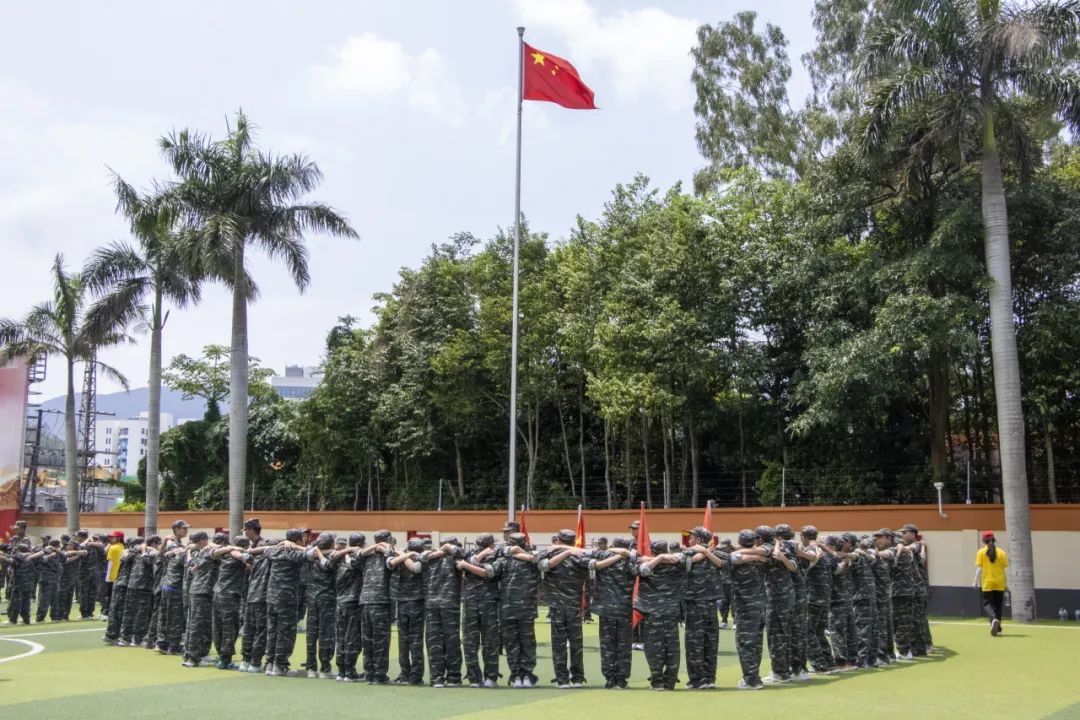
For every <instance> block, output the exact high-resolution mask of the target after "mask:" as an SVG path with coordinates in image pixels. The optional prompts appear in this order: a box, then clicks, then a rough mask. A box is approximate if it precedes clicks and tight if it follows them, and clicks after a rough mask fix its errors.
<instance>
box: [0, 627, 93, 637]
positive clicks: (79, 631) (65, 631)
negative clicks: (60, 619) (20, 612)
mask: <svg viewBox="0 0 1080 720" xmlns="http://www.w3.org/2000/svg"><path fill="white" fill-rule="evenodd" d="M84 632H101V628H87V629H83V630H52V631H51V632H39V633H20V634H18V635H0V640H3V639H4V638H27V637H41V636H42V635H68V634H70V633H84Z"/></svg>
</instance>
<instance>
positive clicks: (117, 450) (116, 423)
mask: <svg viewBox="0 0 1080 720" xmlns="http://www.w3.org/2000/svg"><path fill="white" fill-rule="evenodd" d="M149 417H150V416H149V413H146V412H141V413H139V417H137V418H128V419H127V420H113V419H105V418H101V419H99V420H98V421H97V433H96V435H95V436H94V446H95V447H94V449H95V450H96V451H97V455H96V456H95V457H94V464H95V465H97V466H98V467H102V468H105V469H106V470H109V471H116V470H119V473H120V477H134V476H135V475H136V474H137V473H138V471H139V460H140V459H141V458H143V457H145V456H146V433H147V428H148V427H149V426H150V419H149ZM175 425H176V419H175V418H174V417H173V415H172V413H161V432H165V431H166V430H169V429H171V428H173V427H174V426H175Z"/></svg>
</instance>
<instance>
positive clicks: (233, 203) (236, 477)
mask: <svg viewBox="0 0 1080 720" xmlns="http://www.w3.org/2000/svg"><path fill="white" fill-rule="evenodd" d="M161 149H162V153H163V154H164V156H165V158H166V159H167V160H168V161H169V163H170V164H171V165H172V167H173V169H174V170H175V172H176V175H177V177H178V181H177V182H173V183H171V184H169V185H168V186H166V188H164V190H165V192H164V195H165V199H166V201H167V203H168V204H169V205H170V206H171V207H173V208H175V209H176V210H177V211H178V212H180V213H181V214H182V215H183V217H184V218H185V219H186V221H187V225H188V227H189V228H190V229H191V231H192V237H193V243H192V252H193V254H194V258H195V260H196V261H197V262H198V263H200V266H201V268H202V270H203V272H205V273H206V277H208V278H214V279H216V280H220V281H222V282H224V283H226V284H227V285H228V286H229V287H230V288H231V289H232V350H231V353H230V374H229V530H230V532H231V533H232V534H238V533H239V532H240V530H241V526H242V525H243V520H244V486H245V477H246V473H247V420H248V417H247V406H248V328H247V307H248V303H249V302H251V301H252V300H253V299H254V298H255V297H256V296H257V293H258V290H257V288H256V286H255V282H254V280H253V279H252V278H251V276H250V275H249V273H248V268H247V264H246V258H247V255H248V251H249V249H260V250H262V251H263V252H264V253H266V254H267V255H268V256H269V257H270V258H272V259H275V260H280V261H282V262H283V263H284V264H285V266H286V268H287V269H288V271H289V273H290V274H291V275H292V278H293V282H295V283H296V286H297V288H299V289H300V291H301V292H302V291H303V290H304V288H306V287H307V284H308V282H309V281H310V276H309V274H308V262H307V248H306V247H305V246H304V233H305V232H325V233H329V234H332V235H338V236H344V237H350V238H355V237H356V236H357V235H356V232H355V231H354V230H353V229H352V227H351V226H350V225H349V223H348V221H347V220H346V219H345V218H344V217H343V216H342V215H341V214H339V213H338V212H337V211H335V210H334V209H333V208H331V207H329V206H328V205H324V204H322V203H313V202H301V200H302V198H303V197H304V196H305V195H306V194H307V193H309V192H311V191H312V190H314V189H315V188H316V187H317V186H318V185H319V183H320V181H321V180H322V173H321V172H320V171H319V168H318V166H317V165H316V164H315V163H314V162H312V161H311V160H309V159H308V158H307V157H306V156H303V155H273V154H271V153H268V152H262V151H260V150H258V149H257V148H256V147H255V146H254V127H253V126H252V125H251V123H249V122H248V119H247V117H246V116H245V115H244V113H243V111H240V112H238V113H237V116H236V124H235V126H234V127H230V128H228V135H227V137H225V138H224V139H223V140H217V141H214V140H211V139H210V138H209V137H208V136H205V135H201V134H199V133H192V132H190V131H188V130H183V131H181V132H179V133H175V132H174V133H172V134H170V135H169V136H168V137H164V138H162V139H161Z"/></svg>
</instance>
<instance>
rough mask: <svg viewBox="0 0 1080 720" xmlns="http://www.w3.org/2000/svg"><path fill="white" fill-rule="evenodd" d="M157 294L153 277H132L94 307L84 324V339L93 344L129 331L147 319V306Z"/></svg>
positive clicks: (114, 287) (126, 279)
mask: <svg viewBox="0 0 1080 720" xmlns="http://www.w3.org/2000/svg"><path fill="white" fill-rule="evenodd" d="M151 292H153V282H152V279H151V278H150V277H147V276H136V277H129V278H125V279H123V280H121V281H120V282H118V283H115V284H114V285H112V286H111V291H110V292H108V293H106V294H105V295H104V296H103V297H101V299H99V300H98V301H97V302H95V303H94V304H93V305H91V306H90V309H89V310H87V311H86V317H85V318H84V320H83V327H84V333H83V334H84V335H85V336H86V337H87V338H88V339H89V341H90V342H95V341H96V339H97V338H103V337H106V336H108V335H110V334H111V333H113V332H114V331H116V330H117V329H118V328H126V327H128V326H130V325H131V324H132V323H134V322H136V321H137V320H141V319H143V318H144V317H145V315H146V313H145V306H144V305H143V302H144V300H145V298H146V296H147V295H149V294H150V293H151Z"/></svg>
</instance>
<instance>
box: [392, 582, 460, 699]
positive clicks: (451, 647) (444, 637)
mask: <svg viewBox="0 0 1080 720" xmlns="http://www.w3.org/2000/svg"><path fill="white" fill-rule="evenodd" d="M425 620H426V622H427V653H428V673H429V675H430V679H431V682H432V683H433V684H434V683H437V682H440V681H443V682H448V683H457V684H460V683H461V606H460V605H455V606H453V607H433V606H432V604H431V603H430V602H429V603H428V604H427V609H426V612H425ZM398 631H399V632H400V628H398Z"/></svg>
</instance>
